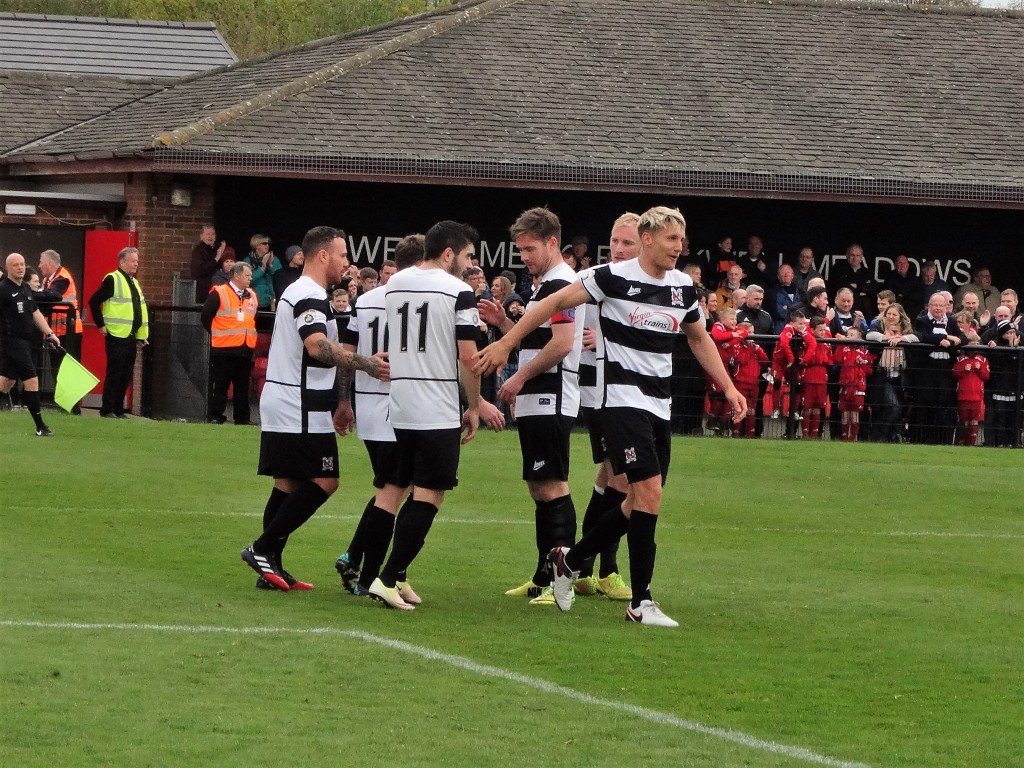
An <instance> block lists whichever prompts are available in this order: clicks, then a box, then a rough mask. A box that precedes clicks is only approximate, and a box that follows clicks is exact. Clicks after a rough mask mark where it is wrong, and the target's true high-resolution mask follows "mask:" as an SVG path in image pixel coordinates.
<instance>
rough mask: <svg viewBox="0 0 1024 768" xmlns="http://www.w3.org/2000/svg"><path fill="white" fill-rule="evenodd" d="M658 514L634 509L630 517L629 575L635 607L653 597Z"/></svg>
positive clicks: (627, 537)
mask: <svg viewBox="0 0 1024 768" xmlns="http://www.w3.org/2000/svg"><path fill="white" fill-rule="evenodd" d="M657 525H658V516H657V515H652V514H650V513H649V512H641V511H640V510H639V509H634V510H633V514H632V515H631V516H630V518H629V532H628V533H627V534H626V542H627V544H628V545H629V576H630V580H631V581H632V582H633V602H632V603H631V605H632V606H633V607H634V608H639V607H640V601H641V600H650V599H651V579H652V578H654V555H655V553H656V552H657V550H658V545H657V544H655V543H654V529H655V527H656V526H657Z"/></svg>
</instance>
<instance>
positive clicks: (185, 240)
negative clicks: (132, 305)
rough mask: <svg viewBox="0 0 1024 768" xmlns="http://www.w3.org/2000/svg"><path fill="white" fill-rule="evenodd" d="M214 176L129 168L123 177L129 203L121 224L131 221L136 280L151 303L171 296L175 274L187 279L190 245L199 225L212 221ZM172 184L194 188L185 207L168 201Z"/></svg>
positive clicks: (122, 226)
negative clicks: (135, 248) (162, 173)
mask: <svg viewBox="0 0 1024 768" xmlns="http://www.w3.org/2000/svg"><path fill="white" fill-rule="evenodd" d="M213 182H214V180H213V177H209V176H194V177H182V176H175V177H170V176H159V175H156V174H151V173H133V174H129V175H128V176H127V177H126V178H125V189H124V194H125V200H126V201H127V208H126V210H125V213H124V216H123V218H122V220H121V221H120V222H119V223H118V224H119V226H118V228H119V229H128V228H129V226H130V222H132V221H134V222H135V231H136V232H137V233H138V244H139V282H140V283H142V287H143V289H144V290H145V291H146V300H147V301H148V302H150V303H152V304H169V303H170V302H171V290H172V289H171V285H172V281H173V278H174V274H175V273H178V274H179V275H180V276H181V277H182V278H184V279H186V280H187V279H189V268H190V261H191V255H192V247H193V246H194V245H195V244H196V243H197V242H199V229H200V227H201V226H202V225H203V224H206V223H210V222H212V221H213V188H214V183H213ZM175 184H181V185H184V186H187V187H188V188H189V189H191V190H192V205H191V206H190V207H188V208H181V207H175V206H172V205H171V189H172V187H173V186H174V185H175Z"/></svg>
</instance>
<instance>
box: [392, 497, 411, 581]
mask: <svg viewBox="0 0 1024 768" xmlns="http://www.w3.org/2000/svg"><path fill="white" fill-rule="evenodd" d="M410 504H412V494H411V493H410V494H409V495H408V496H406V497H405V503H404V504H403V505H402V506H401V507H399V508H398V518H397V520H396V521H395V525H398V520H401V519H402V515H407V514H409V505H410ZM395 577H396V578H397V579H398V580H399V581H408V580H409V574H408V572H407V571H406V569H405V568H403V569H402V570H400V571H399V572H398V573H397V574H396V575H395Z"/></svg>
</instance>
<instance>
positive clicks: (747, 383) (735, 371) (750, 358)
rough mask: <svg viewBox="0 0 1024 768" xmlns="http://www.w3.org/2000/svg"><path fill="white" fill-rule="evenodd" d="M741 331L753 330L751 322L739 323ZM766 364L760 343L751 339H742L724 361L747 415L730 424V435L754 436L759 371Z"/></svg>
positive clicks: (759, 382) (765, 356)
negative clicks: (736, 422) (743, 400)
mask: <svg viewBox="0 0 1024 768" xmlns="http://www.w3.org/2000/svg"><path fill="white" fill-rule="evenodd" d="M739 328H740V330H741V331H746V332H747V334H748V335H749V334H751V333H753V332H754V325H753V323H740V324H739ZM767 364H768V355H766V354H765V351H764V350H763V349H762V348H761V345H760V344H758V343H757V342H755V341H753V340H751V339H743V341H741V342H740V343H739V344H737V345H736V346H735V348H734V349H733V354H732V357H731V358H730V359H729V360H728V361H727V363H726V370H728V371H729V376H730V378H732V380H733V383H735V384H736V389H738V390H739V392H740V394H741V395H743V397H744V398H745V399H746V401H747V415H746V418H744V420H743V422H742V423H738V424H733V425H732V436H733V437H740V435H741V434H742V435H743V437H754V435H755V434H756V431H757V396H758V393H759V391H760V389H759V388H760V384H761V373H762V372H763V371H764V368H765V366H766V365H767Z"/></svg>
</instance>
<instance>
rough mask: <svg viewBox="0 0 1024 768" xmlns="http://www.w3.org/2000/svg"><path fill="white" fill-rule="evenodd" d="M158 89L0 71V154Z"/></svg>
mask: <svg viewBox="0 0 1024 768" xmlns="http://www.w3.org/2000/svg"><path fill="white" fill-rule="evenodd" d="M160 87H161V86H160V84H159V83H158V82H156V81H154V80H152V79H150V80H144V79H133V80H126V79H123V78H116V77H82V76H80V75H58V74H46V73H42V74H38V73H33V72H2V71H0V153H2V152H6V151H8V150H11V149H14V148H15V147H20V146H21V145H22V144H25V143H26V142H29V141H33V140H35V139H37V138H39V137H40V136H46V135H49V134H51V133H54V132H55V131H59V130H61V129H62V128H66V127H67V126H69V125H75V124H77V123H80V122H82V121H83V120H88V119H89V118H92V117H96V116H97V115H101V114H103V113H104V112H107V111H108V110H110V109H113V108H114V107H118V106H121V105H123V104H125V103H127V102H129V101H132V100H134V99H137V98H139V97H140V96H145V95H146V94H147V93H152V92H153V91H155V90H157V89H158V88H160Z"/></svg>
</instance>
